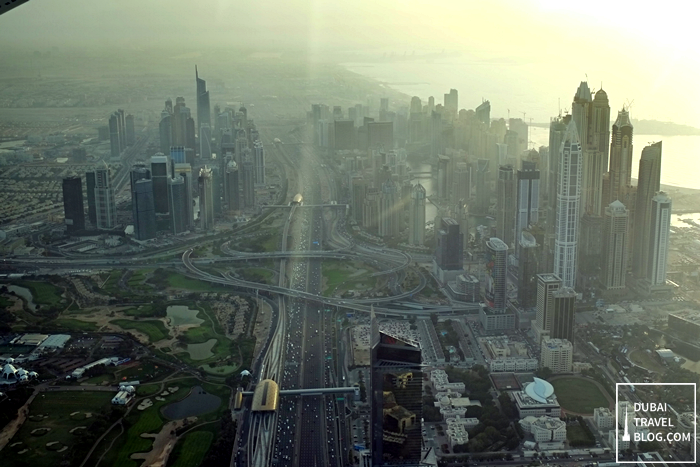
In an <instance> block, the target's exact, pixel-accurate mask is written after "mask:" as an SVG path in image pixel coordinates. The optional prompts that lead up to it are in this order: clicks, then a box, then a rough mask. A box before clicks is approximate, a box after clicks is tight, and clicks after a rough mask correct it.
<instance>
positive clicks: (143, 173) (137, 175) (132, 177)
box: [129, 163, 151, 197]
mask: <svg viewBox="0 0 700 467" xmlns="http://www.w3.org/2000/svg"><path fill="white" fill-rule="evenodd" d="M143 179H146V180H150V179H151V171H150V170H148V169H147V168H146V165H145V164H138V163H137V164H134V165H133V166H132V167H131V170H130V171H129V187H130V191H131V194H132V197H133V194H134V191H136V182H138V181H139V180H143Z"/></svg>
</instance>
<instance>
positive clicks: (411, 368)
mask: <svg viewBox="0 0 700 467" xmlns="http://www.w3.org/2000/svg"><path fill="white" fill-rule="evenodd" d="M370 333H371V334H370V356H371V365H372V367H371V375H370V386H369V390H368V392H367V394H368V399H369V402H370V407H371V422H370V440H371V444H372V449H371V453H372V465H373V466H389V465H402V466H418V465H420V461H421V446H422V441H423V437H422V434H421V420H422V415H423V399H422V388H423V373H422V371H421V350H420V347H419V345H418V344H417V343H412V342H407V341H405V340H403V339H401V338H398V337H396V336H392V335H390V334H389V333H386V332H383V331H380V330H379V323H378V322H377V318H376V316H375V315H374V310H372V312H371V325H370Z"/></svg>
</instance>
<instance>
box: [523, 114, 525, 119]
mask: <svg viewBox="0 0 700 467" xmlns="http://www.w3.org/2000/svg"><path fill="white" fill-rule="evenodd" d="M523 120H525V112H523Z"/></svg>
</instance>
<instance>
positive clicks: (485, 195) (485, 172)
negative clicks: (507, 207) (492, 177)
mask: <svg viewBox="0 0 700 467" xmlns="http://www.w3.org/2000/svg"><path fill="white" fill-rule="evenodd" d="M488 176H489V160H488V159H479V160H478V161H477V165H476V213H477V214H487V213H488V211H489V205H490V204H491V191H490V190H489V182H488Z"/></svg>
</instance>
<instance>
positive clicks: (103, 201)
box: [95, 164, 117, 230]
mask: <svg viewBox="0 0 700 467" xmlns="http://www.w3.org/2000/svg"><path fill="white" fill-rule="evenodd" d="M95 209H96V214H97V228H98V229H100V230H110V229H113V228H114V227H115V226H116V224H117V209H116V206H115V203H114V190H113V189H112V177H111V175H110V172H109V168H107V165H106V164H105V166H104V167H101V168H98V169H95Z"/></svg>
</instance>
